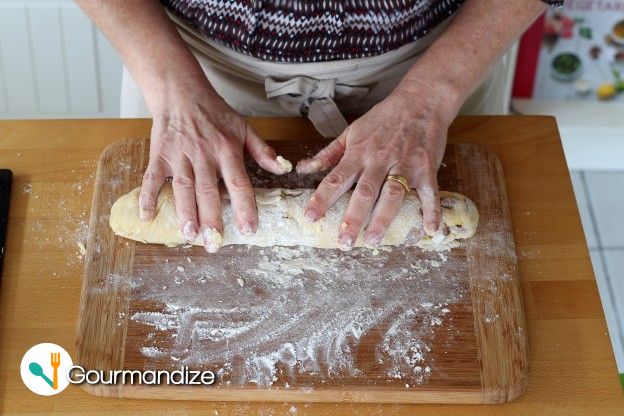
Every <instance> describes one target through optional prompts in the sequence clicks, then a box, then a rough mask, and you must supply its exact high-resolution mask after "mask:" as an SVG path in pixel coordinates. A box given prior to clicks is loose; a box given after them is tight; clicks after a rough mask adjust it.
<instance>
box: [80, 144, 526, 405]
mask: <svg viewBox="0 0 624 416" xmlns="http://www.w3.org/2000/svg"><path fill="white" fill-rule="evenodd" d="M272 145H273V146H274V147H275V148H276V150H277V151H278V152H279V153H280V154H282V155H285V156H286V157H287V158H289V159H290V160H293V161H297V160H298V159H300V158H301V157H303V156H305V155H309V154H311V152H313V151H314V150H315V149H319V148H320V147H321V146H322V145H323V143H322V142H310V141H306V142H305V143H303V142H297V141H294V140H293V141H273V142H272ZM148 148H149V141H148V140H147V139H132V140H121V141H118V142H116V143H114V144H112V145H111V146H109V147H108V148H107V149H105V151H104V152H103V153H102V156H101V158H100V161H99V165H98V170H97V176H96V180H95V190H94V195H93V206H92V210H91V218H90V224H89V227H90V228H89V238H88V243H87V253H86V265H85V271H84V277H83V285H82V294H81V301H80V313H79V319H78V323H77V336H76V346H77V348H76V351H77V357H76V363H79V364H80V365H82V366H83V367H85V368H86V369H94V370H105V371H107V370H118V369H132V370H146V369H155V370H176V369H180V368H181V366H183V365H186V366H188V367H189V368H194V369H202V370H211V371H214V372H215V373H217V374H218V380H217V382H216V383H215V385H213V386H210V387H206V386H199V387H198V386H180V385H169V386H167V385H160V386H146V385H143V386H140V385H129V384H126V385H117V386H109V385H102V384H100V385H96V386H91V385H87V384H83V387H84V388H85V390H87V391H88V392H90V393H92V394H96V395H101V396H110V397H140V398H155V399H178V400H239V401H245V400H254V401H307V402H311V401H334V402H338V401H344V402H392V403H408V402H409V403H502V402H507V401H511V400H514V399H515V398H517V397H518V396H519V395H520V394H522V392H523V391H524V390H525V388H526V386H527V382H528V345H527V344H528V340H527V335H526V334H527V331H526V327H525V318H524V310H523V303H522V297H521V291H520V282H519V276H518V270H517V264H516V254H515V248H514V243H513V236H512V233H511V224H510V219H509V209H508V205H507V199H506V193H505V184H504V180H503V175H502V171H501V166H500V162H499V160H498V158H497V157H496V155H494V154H493V153H492V152H490V151H489V150H488V149H487V148H486V147H483V146H477V145H471V144H458V145H450V146H449V148H448V149H447V152H446V156H445V159H444V163H443V165H442V167H441V169H440V173H439V183H440V187H441V189H445V190H451V191H456V192H461V193H463V194H465V195H467V196H468V197H469V198H471V199H472V200H473V201H474V202H475V204H476V205H477V207H478V209H479V212H480V222H479V228H478V231H477V233H476V235H475V236H474V237H473V238H471V239H470V240H468V241H466V242H462V243H461V244H460V245H459V246H458V247H455V248H453V249H452V250H451V251H444V252H424V251H421V250H420V249H418V248H415V247H398V248H393V249H390V250H379V251H378V252H372V251H370V250H367V249H356V250H352V251H350V252H341V251H339V250H320V249H311V248H301V247H290V248H286V247H277V248H259V247H248V246H230V247H224V248H222V250H221V251H220V252H219V253H218V254H216V255H208V254H207V253H206V252H205V251H204V250H203V248H201V247H177V248H168V247H164V246H156V245H146V244H141V243H136V242H133V241H129V240H125V239H123V238H119V237H115V236H114V235H113V233H112V231H111V230H110V228H109V226H108V219H109V213H110V207H111V206H112V204H113V202H114V201H115V200H116V199H117V198H118V197H119V196H121V195H123V194H125V193H127V192H128V191H130V190H131V189H133V188H135V187H136V186H139V184H140V182H141V176H142V172H143V169H144V168H145V166H146V164H147V160H148ZM248 164H249V166H248V168H249V169H248V170H249V172H250V175H251V177H252V181H253V183H254V185H255V186H259V187H277V186H281V187H313V186H315V185H316V184H317V183H318V181H319V180H320V178H321V176H316V177H310V178H297V177H296V175H295V174H288V175H285V176H283V177H275V176H273V175H271V174H268V173H266V172H263V171H262V170H261V169H259V168H258V167H257V165H255V164H253V163H252V162H248Z"/></svg>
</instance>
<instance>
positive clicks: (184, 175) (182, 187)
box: [171, 155, 197, 242]
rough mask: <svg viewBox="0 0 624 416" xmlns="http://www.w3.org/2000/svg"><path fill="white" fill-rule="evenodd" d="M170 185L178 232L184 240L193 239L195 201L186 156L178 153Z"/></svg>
mask: <svg viewBox="0 0 624 416" xmlns="http://www.w3.org/2000/svg"><path fill="white" fill-rule="evenodd" d="M171 185H172V186H173V199H174V201H175V207H176V213H177V215H178V226H179V227H180V232H181V233H182V236H183V237H184V239H185V240H186V241H189V242H190V241H193V240H195V237H197V203H196V200H195V179H194V177H193V169H192V167H191V162H190V161H189V160H188V159H187V158H186V156H183V155H180V158H179V159H178V160H177V162H176V164H175V166H174V171H173V182H172V184H171Z"/></svg>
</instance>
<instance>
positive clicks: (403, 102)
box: [297, 83, 459, 248]
mask: <svg viewBox="0 0 624 416" xmlns="http://www.w3.org/2000/svg"><path fill="white" fill-rule="evenodd" d="M454 97H455V94H453V92H452V91H447V90H445V89H444V87H442V86H439V85H436V86H435V87H434V88H432V87H431V85H427V83H423V84H420V85H418V86H416V85H413V84H412V85H411V86H410V88H409V89H408V88H403V87H399V88H397V89H396V90H395V91H394V92H393V93H392V94H390V95H389V96H388V97H387V98H386V99H384V100H383V101H381V102H380V103H378V104H377V105H375V107H373V108H372V109H371V110H370V111H368V112H367V113H366V114H364V115H363V116H362V117H360V118H358V119H357V120H356V121H354V122H353V123H352V124H351V125H350V126H349V127H347V128H346V129H345V131H344V132H343V133H342V134H341V135H340V136H339V137H338V138H337V139H335V140H334V141H333V142H332V143H330V144H329V145H328V146H327V147H326V148H324V149H323V150H321V151H320V152H319V153H317V154H316V155H315V156H313V157H312V158H310V159H306V160H303V161H301V162H299V164H298V165H297V172H299V173H312V172H317V171H321V170H324V169H328V168H331V167H334V166H335V167H334V168H333V169H332V171H331V172H330V173H329V174H328V175H327V176H326V177H325V178H324V179H323V181H322V182H321V184H320V185H319V187H318V189H317V190H316V192H315V193H314V194H313V195H312V197H311V198H310V201H309V203H308V205H307V207H306V209H305V216H306V218H307V219H309V220H310V221H316V220H318V219H319V218H320V217H322V216H323V215H325V213H326V211H327V209H328V208H329V207H330V206H331V205H332V204H333V203H334V202H335V201H336V200H337V199H338V198H339V197H340V196H341V195H343V194H344V193H345V192H346V191H347V190H348V189H349V188H351V186H352V185H353V184H354V183H355V182H357V184H356V186H355V190H354V192H353V194H352V196H351V200H350V201H349V204H348V206H347V209H346V211H345V213H344V217H343V222H342V225H341V229H340V232H339V235H338V240H339V243H340V244H341V246H343V247H345V248H350V247H352V246H353V244H354V242H355V240H356V239H357V237H358V235H359V233H360V230H361V229H362V227H364V226H366V224H365V221H366V220H367V218H368V216H369V214H370V213H371V211H372V215H371V217H370V221H369V222H368V226H367V228H366V234H365V236H364V238H365V242H366V243H367V244H369V245H373V246H374V245H377V244H379V243H380V242H381V240H382V238H383V235H384V233H385V232H386V230H387V228H388V226H389V225H390V223H391V222H392V220H393V219H394V217H395V215H396V214H397V212H398V210H399V208H400V206H401V203H402V201H403V197H404V196H405V190H404V189H403V186H402V185H401V184H400V183H399V182H397V181H394V180H386V177H387V176H388V175H399V176H403V177H404V178H405V179H407V182H408V184H409V186H410V188H413V189H415V190H416V192H417V194H418V196H419V198H420V200H421V202H422V209H423V221H424V229H425V232H427V234H429V235H433V234H435V233H436V231H437V230H438V228H439V224H440V202H439V197H438V183H437V179H436V174H437V171H438V168H439V166H440V164H441V162H442V157H443V155H444V150H445V146H446V134H447V130H448V127H449V125H450V123H451V121H452V120H453V119H454V118H455V116H456V114H457V111H458V109H459V104H458V100H457V99H455V98H454Z"/></svg>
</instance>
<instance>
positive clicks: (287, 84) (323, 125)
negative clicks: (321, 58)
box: [264, 76, 368, 137]
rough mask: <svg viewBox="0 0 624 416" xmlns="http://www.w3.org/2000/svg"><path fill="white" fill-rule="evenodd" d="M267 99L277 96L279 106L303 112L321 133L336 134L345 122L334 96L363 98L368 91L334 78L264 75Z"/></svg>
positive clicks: (297, 113)
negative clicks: (280, 78)
mask: <svg viewBox="0 0 624 416" xmlns="http://www.w3.org/2000/svg"><path fill="white" fill-rule="evenodd" d="M264 90H265V92H266V96H267V98H268V99H271V98H273V99H276V100H277V101H278V102H279V104H280V106H281V107H282V108H283V109H284V110H286V111H287V112H288V114H291V115H293V116H300V115H303V116H305V117H308V119H309V120H310V121H311V122H312V124H313V125H314V128H316V130H317V131H318V132H319V133H320V134H321V135H322V136H323V137H338V136H339V135H340V134H341V133H342V132H343V131H344V129H346V128H347V126H348V124H347V121H346V120H345V118H344V116H343V115H342V113H341V112H340V109H339V108H338V105H336V102H335V101H334V97H335V98H337V99H339V98H347V97H354V98H362V97H363V96H365V95H366V94H367V93H368V88H366V87H353V86H350V85H345V84H336V78H329V79H315V78H310V77H305V76H298V77H294V78H290V79H288V80H286V81H276V80H275V79H273V78H271V77H267V78H265V79H264Z"/></svg>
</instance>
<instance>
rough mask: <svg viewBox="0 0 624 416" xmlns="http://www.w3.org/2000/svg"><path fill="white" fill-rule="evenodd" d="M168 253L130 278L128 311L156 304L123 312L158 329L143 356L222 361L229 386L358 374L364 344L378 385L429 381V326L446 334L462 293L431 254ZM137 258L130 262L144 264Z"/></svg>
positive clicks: (452, 265)
mask: <svg viewBox="0 0 624 416" xmlns="http://www.w3.org/2000/svg"><path fill="white" fill-rule="evenodd" d="M171 250H173V253H172V255H171V256H167V257H168V259H169V261H168V262H158V263H157V264H153V263H151V264H153V267H151V268H150V267H143V266H142V267H141V268H142V269H143V270H145V271H144V272H142V273H141V274H140V275H135V276H133V277H132V281H133V283H132V296H133V301H132V303H131V304H132V305H162V307H161V308H156V309H154V308H152V307H150V309H149V310H147V309H145V310H143V309H140V308H139V309H135V310H131V311H130V315H129V316H130V319H131V320H132V321H133V322H134V323H138V324H143V325H146V326H147V327H148V328H150V331H151V332H152V333H153V334H154V335H153V336H152V338H151V339H152V341H151V342H153V345H145V346H144V348H143V349H142V350H141V351H140V352H141V353H142V354H143V355H144V356H145V357H146V358H159V359H160V358H162V357H169V358H168V359H170V362H171V363H175V364H176V365H180V364H182V365H189V366H200V367H201V366H206V367H209V366H211V365H215V364H218V365H220V366H221V370H222V373H223V376H224V377H225V379H224V380H228V381H230V382H232V383H255V384H257V385H259V386H271V385H274V384H275V383H276V382H277V383H282V384H280V385H283V383H284V382H286V383H288V382H292V381H293V380H294V377H295V375H296V374H307V375H311V376H314V377H317V378H318V379H319V380H321V381H322V382H323V381H324V380H329V379H330V377H332V376H335V375H338V374H340V375H342V376H344V377H357V376H358V375H361V374H362V371H363V370H362V368H360V364H361V363H360V362H359V360H358V350H359V348H364V347H366V348H373V350H372V351H371V353H372V354H373V356H374V360H375V362H376V363H377V364H378V366H379V377H381V378H382V379H383V378H386V379H388V380H390V379H400V380H403V381H404V382H406V383H408V384H409V385H418V384H423V383H426V381H427V379H428V378H429V377H430V375H431V373H432V372H433V371H435V368H436V367H435V366H436V362H435V353H438V352H436V351H432V348H433V345H434V343H433V339H434V337H435V331H436V327H438V326H441V325H444V326H445V329H449V330H452V328H453V321H452V320H449V319H447V316H448V315H447V314H448V313H449V312H450V311H451V310H452V309H453V305H455V304H457V303H458V302H461V301H462V299H463V297H464V295H465V293H467V290H468V288H467V286H466V285H465V282H464V281H463V279H459V278H455V276H461V275H462V274H463V272H462V267H463V265H462V264H461V263H460V262H456V261H447V257H446V256H444V257H441V256H440V255H439V253H437V252H421V253H422V254H420V255H419V256H418V258H414V256H413V252H412V251H409V250H401V249H399V248H396V249H391V250H383V251H380V252H379V253H378V254H377V255H376V256H371V252H370V250H368V249H365V248H362V249H354V250H351V251H349V252H342V251H339V250H323V249H314V248H309V247H274V248H257V247H249V246H229V247H224V248H222V249H221V251H220V252H219V253H217V254H216V255H211V256H206V255H203V256H194V257H192V262H188V261H187V257H188V253H190V252H192V251H193V250H197V248H189V249H184V248H173V249H171ZM140 253H141V252H140V251H137V252H136V253H135V262H139V263H141V262H143V261H145V264H150V261H152V260H151V259H148V258H147V257H146V258H145V259H142V258H141V254H140ZM443 263H445V264H444V266H445V267H442V266H443ZM182 264H184V266H183V269H184V270H183V271H180V267H182V266H181V265H182ZM397 264H405V265H408V267H396V265H397ZM446 266H448V267H446ZM174 283H175V284H174ZM155 310H156V311H155ZM163 333H164V334H167V335H166V336H165V337H164V338H163V336H162V335H163ZM370 337H378V338H379V339H378V341H376V342H374V343H372V344H371V341H368V339H370ZM149 339H150V338H149V337H148V340H149ZM163 339H165V340H168V341H167V342H163ZM427 369H428V370H427Z"/></svg>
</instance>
